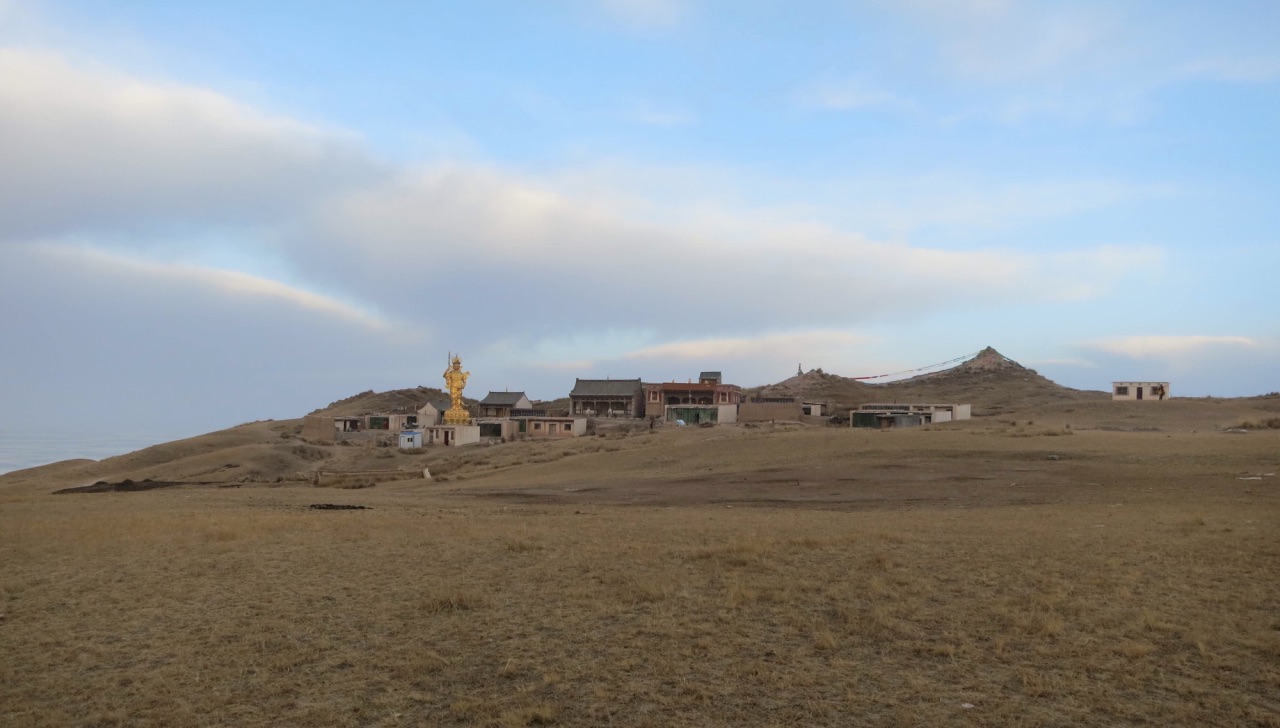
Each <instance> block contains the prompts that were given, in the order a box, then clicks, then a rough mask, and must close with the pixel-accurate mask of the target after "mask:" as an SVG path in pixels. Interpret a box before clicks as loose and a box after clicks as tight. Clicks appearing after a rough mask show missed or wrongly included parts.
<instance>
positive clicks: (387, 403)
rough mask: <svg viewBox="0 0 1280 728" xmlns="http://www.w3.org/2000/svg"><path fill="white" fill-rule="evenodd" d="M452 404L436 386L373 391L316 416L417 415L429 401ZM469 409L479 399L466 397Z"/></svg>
mask: <svg viewBox="0 0 1280 728" xmlns="http://www.w3.org/2000/svg"><path fill="white" fill-rule="evenodd" d="M440 401H445V402H447V401H449V395H448V394H447V393H445V392H444V391H443V390H440V389H436V388H435V387H414V388H413V389H393V390H390V391H388V392H375V391H373V390H372V389H370V390H368V391H365V392H361V393H359V394H353V395H352V396H350V397H346V398H345V399H340V400H338V401H337V402H330V403H329V404H327V405H325V406H324V407H321V408H320V409H318V410H315V411H313V412H311V413H310V414H313V415H334V416H342V417H358V416H360V415H372V414H380V413H384V412H416V411H417V410H418V408H419V407H421V406H422V405H424V404H426V403H427V402H440ZM462 401H463V402H464V403H466V405H467V406H471V405H474V404H476V403H477V402H478V401H479V400H474V399H470V398H467V397H463V400H462Z"/></svg>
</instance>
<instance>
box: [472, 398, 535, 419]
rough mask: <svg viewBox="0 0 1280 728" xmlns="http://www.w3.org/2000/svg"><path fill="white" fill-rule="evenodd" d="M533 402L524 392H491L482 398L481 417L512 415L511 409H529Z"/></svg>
mask: <svg viewBox="0 0 1280 728" xmlns="http://www.w3.org/2000/svg"><path fill="white" fill-rule="evenodd" d="M532 408H533V403H532V402H530V401H529V398H528V397H526V396H525V394H524V392H489V394H487V395H486V396H485V398H484V399H482V400H480V416H481V417H510V416H511V410H513V409H521V410H528V409H532Z"/></svg>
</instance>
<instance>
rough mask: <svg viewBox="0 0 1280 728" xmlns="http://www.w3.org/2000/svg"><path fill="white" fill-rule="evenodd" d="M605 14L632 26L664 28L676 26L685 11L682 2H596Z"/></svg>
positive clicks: (684, 4) (674, 0) (624, 0)
mask: <svg viewBox="0 0 1280 728" xmlns="http://www.w3.org/2000/svg"><path fill="white" fill-rule="evenodd" d="M596 2H598V3H599V4H600V7H601V8H603V9H604V11H605V12H607V13H609V14H610V15H612V16H613V17H615V18H618V19H619V20H621V21H623V22H625V23H627V24H629V25H633V26H639V27H644V28H665V27H670V26H673V25H676V24H678V23H679V22H680V21H681V20H683V19H684V17H685V13H686V11H687V8H686V3H685V2H683V0H596Z"/></svg>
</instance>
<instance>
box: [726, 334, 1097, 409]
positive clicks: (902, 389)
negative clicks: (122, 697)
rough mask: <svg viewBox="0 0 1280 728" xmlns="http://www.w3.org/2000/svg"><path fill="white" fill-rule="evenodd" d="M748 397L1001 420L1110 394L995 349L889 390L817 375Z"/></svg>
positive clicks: (892, 385) (816, 372)
mask: <svg viewBox="0 0 1280 728" xmlns="http://www.w3.org/2000/svg"><path fill="white" fill-rule="evenodd" d="M748 392H749V394H753V395H754V394H759V395H761V396H766V397H801V398H803V399H805V400H809V401H815V402H828V403H830V404H832V405H834V407H835V409H836V410H837V411H839V410H840V409H842V408H849V407H857V406H858V405H861V404H868V403H871V402H955V403H967V404H972V405H973V406H974V410H975V414H999V413H1002V412H1009V411H1023V410H1028V409H1035V408H1038V407H1042V406H1044V405H1050V404H1053V403H1058V402H1065V401H1094V400H1105V399H1107V398H1108V395H1107V393H1106V392H1097V391H1085V390H1079V389H1071V388H1070V387H1064V386H1062V385H1060V384H1057V383H1056V382H1053V381H1051V380H1049V379H1047V378H1045V377H1043V376H1041V375H1040V374H1039V373H1037V372H1036V371H1035V370H1034V369H1028V368H1027V367H1024V366H1022V365H1021V364H1019V363H1018V362H1016V361H1014V360H1012V359H1010V358H1008V357H1006V356H1005V355H1003V354H1001V353H1000V352H998V351H996V350H995V349H994V348H992V347H990V346H988V347H987V348H985V349H983V350H982V351H981V352H979V353H978V354H977V355H976V356H974V357H973V358H972V359H969V360H967V361H965V362H963V363H961V364H958V365H956V366H954V367H951V368H949V369H944V370H942V371H939V372H931V373H929V374H921V375H918V376H914V377H911V378H908V379H900V380H898V381H895V382H888V383H885V384H869V383H867V382H864V381H860V380H857V379H851V378H848V377H842V376H839V375H837V374H828V373H826V372H823V371H822V370H820V369H815V370H813V371H809V372H806V373H804V374H798V375H796V376H794V377H791V378H790V379H785V380H783V381H781V382H778V383H777V384H770V385H766V386H763V387H757V388H755V389H753V390H748Z"/></svg>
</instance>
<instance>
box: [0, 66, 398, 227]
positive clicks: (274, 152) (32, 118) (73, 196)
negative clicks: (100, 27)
mask: <svg viewBox="0 0 1280 728" xmlns="http://www.w3.org/2000/svg"><path fill="white" fill-rule="evenodd" d="M0 139H2V140H3V143H0V218H2V219H4V220H5V221H6V224H5V226H4V229H3V230H0V237H8V238H10V239H20V238H23V237H26V238H31V237H41V236H50V235H57V234H62V233H66V232H72V231H76V230H83V229H94V230H97V231H99V232H101V231H103V230H105V229H122V228H128V229H135V228H137V227H146V226H156V225H163V224H166V223H173V222H193V221H199V222H203V223H211V222H212V223H221V224H229V223H230V224H245V223H250V224H253V223H262V222H266V221H269V222H276V221H278V217H279V216H280V215H281V214H285V213H287V212H288V211H290V210H296V209H297V208H298V207H299V206H305V205H310V204H314V203H315V201H316V200H317V199H318V198H323V197H324V196H326V195H328V194H332V193H334V192H336V191H339V190H342V189H348V188H350V187H351V186H353V185H357V184H361V183H367V182H369V181H370V180H372V179H374V178H376V177H377V176H378V175H380V174H381V173H382V170H381V167H380V165H378V164H377V163H375V162H374V161H372V159H371V158H370V157H368V156H367V154H366V153H365V152H364V151H363V150H362V148H361V147H360V145H359V143H358V140H356V139H355V138H353V137H350V136H347V135H343V134H339V133H335V132H333V131H331V130H325V129H321V128H318V127H315V126H312V125H308V124H304V123H301V122H298V121H296V120H294V119H290V118H284V117H278V116H272V115H269V114H264V113H262V112H261V111H259V110H256V109H253V108H251V107H248V106H245V105H243V104H241V103H238V102H236V101H234V100H232V99H230V98H228V97H226V96H222V95H220V94H217V93H214V92H212V91H209V90H207V89H203V88H198V87H192V86H184V85H181V84H175V83H164V82H152V81H144V80H140V79H137V78H134V77H131V76H128V75H126V74H123V73H120V72H118V71H115V70H112V69H110V68H105V67H103V66H101V65H97V64H90V63H73V62H72V61H70V60H69V59H68V58H67V57H65V56H64V55H62V54H59V53H55V52H50V51H39V50H25V49H13V48H0Z"/></svg>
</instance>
